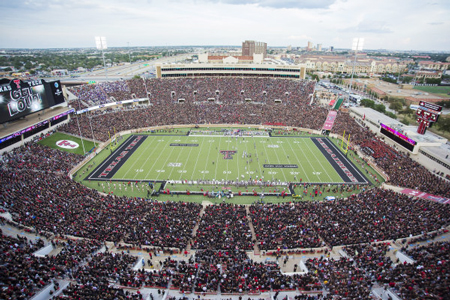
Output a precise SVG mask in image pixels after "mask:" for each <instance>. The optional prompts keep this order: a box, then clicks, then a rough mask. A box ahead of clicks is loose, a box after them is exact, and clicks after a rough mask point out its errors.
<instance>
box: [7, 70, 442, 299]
mask: <svg viewBox="0 0 450 300" xmlns="http://www.w3.org/2000/svg"><path fill="white" fill-rule="evenodd" d="M179 72H181V73H179V74H178V73H177V74H175V75H174V76H169V75H167V76H162V77H161V78H152V79H148V78H147V79H142V78H133V79H127V80H120V81H108V82H102V83H95V84H77V85H72V86H65V85H63V84H62V83H61V82H60V81H46V80H44V79H39V80H33V81H26V80H7V79H3V80H2V81H1V97H2V98H1V99H2V101H1V102H0V105H1V122H2V123H3V124H4V126H3V128H2V129H1V131H0V133H1V136H0V149H1V156H0V158H1V159H0V164H1V165H0V166H1V168H0V170H1V171H0V177H1V185H0V197H1V205H0V209H1V230H2V240H1V243H0V247H1V249H2V258H1V260H2V263H1V264H0V286H1V288H2V289H1V290H0V296H1V297H0V298H2V299H152V300H153V299H171V300H177V299H183V300H187V299H191V298H192V299H236V300H237V299H242V298H245V299H267V300H269V299H277V297H278V299H281V298H283V299H286V300H288V299H296V300H301V299H448V297H449V295H450V290H449V287H450V282H449V280H450V279H449V278H450V277H449V262H450V259H449V254H450V244H449V242H448V240H449V238H450V233H449V232H448V229H449V225H450V209H449V204H450V182H449V181H448V179H446V178H445V177H444V176H440V175H439V174H437V173H436V172H433V171H432V170H430V169H429V168H427V167H426V166H424V165H422V164H420V163H419V162H418V161H417V160H415V159H413V158H414V156H415V155H418V153H419V152H420V151H424V150H420V146H421V144H420V141H419V142H417V141H414V140H412V138H411V137H405V135H403V134H401V133H399V132H398V131H395V130H394V129H393V128H391V127H389V126H388V125H383V124H381V125H382V126H381V125H380V124H379V122H373V124H371V123H370V115H369V112H365V113H364V116H363V115H361V114H358V112H357V111H352V110H349V109H346V108H343V107H339V106H338V105H336V106H334V105H329V104H326V105H324V104H321V103H320V102H319V101H318V100H317V99H316V97H314V94H315V90H316V81H312V80H307V79H301V78H295V76H293V77H292V78H291V77H286V78H283V76H281V75H280V76H275V75H273V76H271V75H268V74H267V73H253V74H249V73H245V74H244V73H242V74H238V75H237V76H236V75H233V74H231V75H227V76H222V75H223V74H222V75H221V74H206V75H205V74H197V75H195V74H194V75H192V76H183V75H182V74H183V72H184V71H183V70H181V71H180V70H179ZM233 72H237V71H233ZM243 72H244V71H243ZM245 72H246V71H245ZM264 72H269V71H264ZM180 74H181V75H180ZM185 75H186V74H185ZM424 105H425V104H424ZM375 126H376V128H377V129H376V130H373V127H375ZM383 132H384V133H383ZM388 297H389V298H388Z"/></svg>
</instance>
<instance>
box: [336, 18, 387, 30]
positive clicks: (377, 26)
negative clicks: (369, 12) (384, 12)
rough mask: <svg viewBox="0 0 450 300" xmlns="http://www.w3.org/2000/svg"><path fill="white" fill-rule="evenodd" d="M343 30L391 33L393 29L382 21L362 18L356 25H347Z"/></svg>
mask: <svg viewBox="0 0 450 300" xmlns="http://www.w3.org/2000/svg"><path fill="white" fill-rule="evenodd" d="M343 31H349V32H364V33H392V32H393V31H392V30H391V29H390V28H389V27H388V26H387V25H386V23H385V22H383V21H372V20H363V21H361V22H359V23H358V25H356V26H353V27H347V28H345V29H344V30H343Z"/></svg>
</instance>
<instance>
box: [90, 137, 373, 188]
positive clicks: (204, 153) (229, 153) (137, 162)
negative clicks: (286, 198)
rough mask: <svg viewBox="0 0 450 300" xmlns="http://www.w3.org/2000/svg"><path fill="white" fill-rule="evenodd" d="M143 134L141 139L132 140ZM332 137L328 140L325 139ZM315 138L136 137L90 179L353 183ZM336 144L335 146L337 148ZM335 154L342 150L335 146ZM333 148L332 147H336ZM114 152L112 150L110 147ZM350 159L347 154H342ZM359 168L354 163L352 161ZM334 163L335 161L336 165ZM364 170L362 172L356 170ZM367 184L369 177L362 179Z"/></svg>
mask: <svg viewBox="0 0 450 300" xmlns="http://www.w3.org/2000/svg"><path fill="white" fill-rule="evenodd" d="M139 136H140V137H141V138H139V141H138V142H133V141H132V140H130V139H133V138H136V137H139ZM323 140H326V139H323ZM317 143H318V142H317V140H314V138H310V137H291V136H290V137H269V136H266V135H265V133H263V132H262V133H261V135H253V136H245V137H236V136H223V135H209V136H202V135H195V136H173V135H170V136H164V135H158V136H151V135H150V136H141V135H134V136H130V138H129V139H127V140H126V141H124V142H123V143H122V144H121V145H119V147H118V148H117V149H116V150H115V152H113V153H112V154H111V155H109V156H108V157H107V158H106V160H104V161H103V162H102V163H99V164H98V165H97V168H96V169H95V170H94V171H93V172H91V173H90V174H89V175H88V176H87V177H86V178H85V179H86V180H103V181H122V182H128V181H134V182H135V181H138V182H149V181H152V182H153V181H156V182H162V181H174V182H176V183H177V182H178V183H181V182H183V181H186V180H188V181H195V182H198V181H201V182H205V181H215V182H227V181H249V180H258V181H271V182H277V183H279V184H284V183H287V182H308V183H332V184H339V183H350V182H351V181H350V180H349V178H348V177H346V176H345V174H343V172H342V170H340V168H339V167H338V166H337V165H336V163H335V162H334V161H333V160H330V157H327V156H329V153H328V154H327V153H326V152H324V149H319V148H321V146H320V145H318V144H317ZM333 147H334V146H332V144H331V143H330V148H333ZM331 150H332V151H334V152H335V153H340V151H339V150H338V149H337V148H335V149H331ZM331 150H330V151H331ZM107 151H109V150H107ZM340 159H341V160H342V161H344V160H346V158H345V157H344V156H341V158H340ZM346 163H347V164H350V165H348V166H349V169H350V167H351V166H353V165H352V164H351V163H350V162H346ZM333 164H334V165H333ZM352 172H354V173H359V171H358V170H356V168H355V170H352ZM358 182H359V184H364V183H366V182H367V181H366V179H365V178H363V177H362V178H360V179H359V180H358Z"/></svg>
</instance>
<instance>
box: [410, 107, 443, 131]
mask: <svg viewBox="0 0 450 300" xmlns="http://www.w3.org/2000/svg"><path fill="white" fill-rule="evenodd" d="M441 112H442V106H439V105H436V104H433V103H428V102H425V101H420V102H419V108H418V109H417V111H416V115H417V122H418V123H419V127H418V128H417V133H419V134H425V132H426V131H427V128H428V127H431V126H433V124H434V123H436V122H437V121H438V119H439V115H440V114H441Z"/></svg>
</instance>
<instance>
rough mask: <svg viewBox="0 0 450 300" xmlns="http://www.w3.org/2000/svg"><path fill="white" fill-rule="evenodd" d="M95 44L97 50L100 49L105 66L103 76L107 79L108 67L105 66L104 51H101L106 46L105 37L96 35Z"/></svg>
mask: <svg viewBox="0 0 450 300" xmlns="http://www.w3.org/2000/svg"><path fill="white" fill-rule="evenodd" d="M95 45H96V46H97V49H98V50H101V51H102V58H103V67H104V68H105V77H106V80H108V69H107V68H106V62H105V53H104V52H103V50H106V49H107V48H108V46H107V44H106V38H105V37H104V36H96V37H95Z"/></svg>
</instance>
